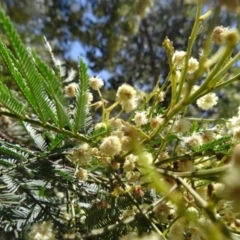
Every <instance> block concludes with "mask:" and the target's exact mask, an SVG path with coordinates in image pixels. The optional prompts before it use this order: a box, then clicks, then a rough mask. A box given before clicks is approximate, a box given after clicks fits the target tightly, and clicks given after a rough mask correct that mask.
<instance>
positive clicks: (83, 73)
mask: <svg viewBox="0 0 240 240" xmlns="http://www.w3.org/2000/svg"><path fill="white" fill-rule="evenodd" d="M79 71H80V78H79V89H78V91H77V100H76V109H75V114H74V125H73V132H74V133H75V134H76V133H77V132H78V131H79V130H81V129H85V127H86V125H85V124H86V118H87V116H88V85H89V81H88V80H89V79H88V75H87V66H86V65H85V63H84V62H83V60H82V59H81V60H80V63H79Z"/></svg>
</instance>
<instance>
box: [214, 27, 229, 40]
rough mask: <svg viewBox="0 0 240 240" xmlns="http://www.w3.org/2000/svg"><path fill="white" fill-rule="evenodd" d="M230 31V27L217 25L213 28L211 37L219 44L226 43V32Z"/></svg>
mask: <svg viewBox="0 0 240 240" xmlns="http://www.w3.org/2000/svg"><path fill="white" fill-rule="evenodd" d="M226 31H228V28H226V27H223V26H217V27H215V28H214V29H213V32H212V35H211V39H212V41H213V42H214V43H216V44H217V45H222V44H223V43H224V37H223V35H224V33H225V32H226Z"/></svg>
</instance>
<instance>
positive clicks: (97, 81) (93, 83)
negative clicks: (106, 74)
mask: <svg viewBox="0 0 240 240" xmlns="http://www.w3.org/2000/svg"><path fill="white" fill-rule="evenodd" d="M103 85H104V83H103V80H102V79H101V78H99V77H90V78H89V86H90V87H91V88H92V89H94V90H99V89H100V88H101V87H102V86H103Z"/></svg>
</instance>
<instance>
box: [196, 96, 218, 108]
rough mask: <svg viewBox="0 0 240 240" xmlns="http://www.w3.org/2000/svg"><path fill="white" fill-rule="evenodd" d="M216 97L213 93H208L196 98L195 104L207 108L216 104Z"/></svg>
mask: <svg viewBox="0 0 240 240" xmlns="http://www.w3.org/2000/svg"><path fill="white" fill-rule="evenodd" d="M217 101H218V97H217V95H216V94H215V93H208V94H206V95H204V96H203V97H201V98H199V99H198V100H197V105H198V107H199V108H201V109H203V110H208V109H210V108H212V107H213V106H215V105H216V104H217Z"/></svg>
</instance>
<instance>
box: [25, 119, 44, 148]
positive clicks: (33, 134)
mask: <svg viewBox="0 0 240 240" xmlns="http://www.w3.org/2000/svg"><path fill="white" fill-rule="evenodd" d="M22 124H23V127H24V128H25V129H26V131H27V132H28V134H29V136H30V137H31V138H32V140H33V141H34V143H35V144H36V146H37V147H38V148H39V149H40V150H42V151H45V150H46V149H47V143H46V141H45V140H44V139H43V137H42V136H41V134H39V133H37V132H36V130H35V129H33V128H32V126H31V125H30V124H28V123H26V122H23V123H22Z"/></svg>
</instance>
